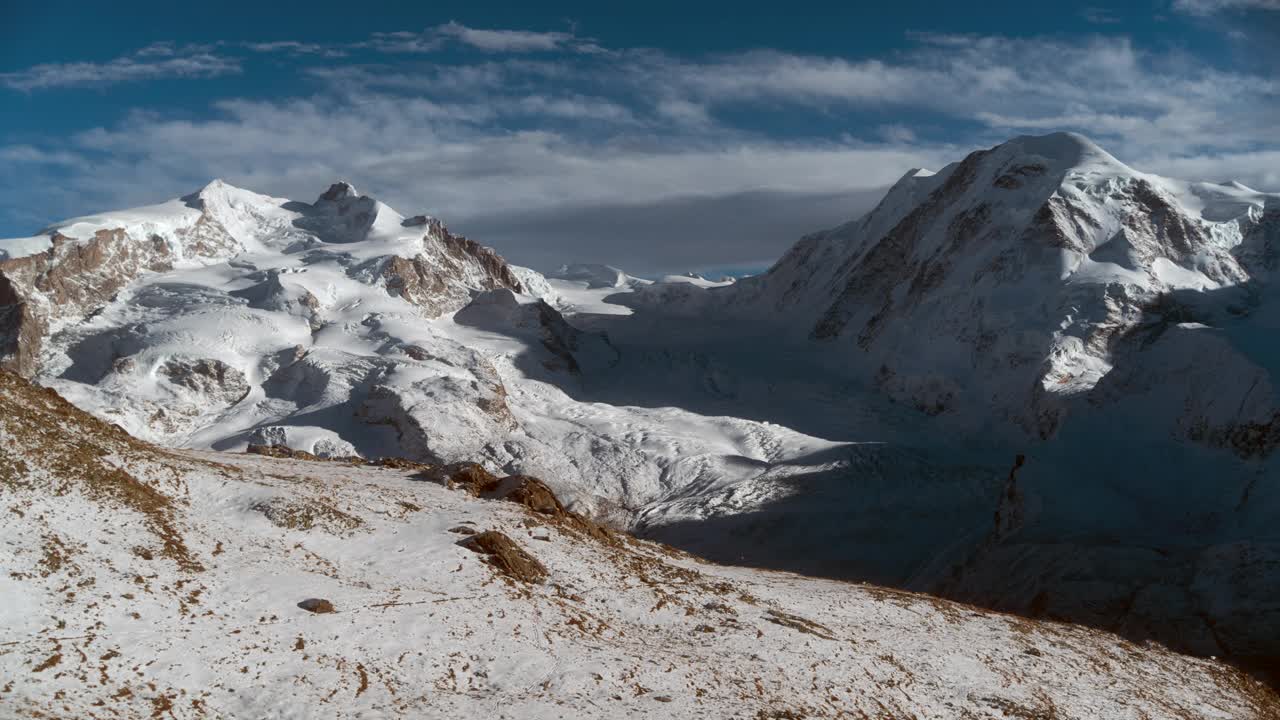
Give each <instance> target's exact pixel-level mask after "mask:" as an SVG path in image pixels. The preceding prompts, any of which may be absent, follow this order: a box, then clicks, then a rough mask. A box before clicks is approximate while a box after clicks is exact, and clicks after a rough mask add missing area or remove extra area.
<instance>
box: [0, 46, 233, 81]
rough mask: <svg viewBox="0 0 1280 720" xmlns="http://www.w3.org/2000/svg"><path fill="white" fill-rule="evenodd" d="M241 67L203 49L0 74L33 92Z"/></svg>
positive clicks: (209, 74) (207, 75)
mask: <svg viewBox="0 0 1280 720" xmlns="http://www.w3.org/2000/svg"><path fill="white" fill-rule="evenodd" d="M152 47H154V46H152ZM144 50H145V49H144ZM156 54H158V52H152V53H150V54H149V55H148V56H146V57H150V56H154V55H156ZM240 70H241V68H240V61H239V60H237V59H235V58H227V57H221V56H217V55H212V54H209V53H205V52H200V53H196V54H193V55H186V56H182V57H166V58H165V59H162V60H147V59H143V60H137V59H134V58H132V57H122V58H116V59H115V60H111V61H109V62H105V63H91V62H76V63H46V64H42V65H35V66H32V67H29V68H27V69H25V70H19V71H17V72H10V73H0V85H3V86H4V87H7V88H9V89H11V90H21V91H27V92H29V91H31V90H43V89H47V88H57V87H106V86H109V85H115V84H119V83H123V82H135V81H140V80H156V79H160V78H210V77H217V76H219V75H229V74H234V73H239V72H240Z"/></svg>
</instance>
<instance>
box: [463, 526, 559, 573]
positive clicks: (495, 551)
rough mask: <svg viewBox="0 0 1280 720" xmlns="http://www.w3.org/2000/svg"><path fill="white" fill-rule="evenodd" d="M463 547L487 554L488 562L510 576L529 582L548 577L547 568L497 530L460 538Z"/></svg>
mask: <svg viewBox="0 0 1280 720" xmlns="http://www.w3.org/2000/svg"><path fill="white" fill-rule="evenodd" d="M458 544H459V545H461V546H462V547H465V548H467V549H468V550H471V551H473V552H477V553H481V554H482V555H484V556H485V560H486V562H488V563H489V564H490V565H492V566H493V567H495V568H496V569H497V570H498V571H499V572H501V573H503V574H504V575H507V576H508V577H511V578H514V579H516V580H520V581H521V582H527V583H540V582H542V581H543V580H545V579H546V577H547V569H546V567H544V566H543V565H542V563H540V562H538V560H537V558H535V557H534V556H532V555H530V554H529V553H528V552H526V551H525V550H524V548H521V547H520V546H519V545H517V544H516V543H515V541H513V540H512V539H511V538H509V537H507V536H506V535H503V534H502V533H500V532H498V531H496V530H486V531H485V532H482V533H479V534H477V535H472V536H471V537H469V538H467V539H465V540H460V541H459V542H458Z"/></svg>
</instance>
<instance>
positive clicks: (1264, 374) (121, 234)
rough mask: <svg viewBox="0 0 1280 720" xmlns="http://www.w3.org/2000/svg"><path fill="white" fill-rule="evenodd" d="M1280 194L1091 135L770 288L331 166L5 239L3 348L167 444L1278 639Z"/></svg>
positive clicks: (868, 235)
mask: <svg viewBox="0 0 1280 720" xmlns="http://www.w3.org/2000/svg"><path fill="white" fill-rule="evenodd" d="M1278 243H1280V196H1277V195H1269V194H1265V193H1260V192H1255V191H1253V190H1250V189H1248V188H1245V187H1243V186H1240V185H1238V184H1233V183H1191V182H1183V181H1175V180H1170V179H1167V178H1161V177H1158V176H1154V175H1150V174H1147V173H1143V172H1140V171H1138V170H1135V169H1132V168H1129V167H1128V166H1126V165H1124V164H1123V163H1121V162H1120V161H1118V160H1117V159H1115V158H1114V157H1112V156H1111V155H1109V154H1107V153H1106V152H1105V151H1103V150H1102V149H1100V148H1098V147H1097V146H1096V145H1095V144H1093V143H1091V142H1090V141H1088V140H1087V139H1085V138H1083V137H1080V136H1078V135H1072V134H1055V135H1048V136H1044V137H1025V138H1017V139H1014V140H1012V141H1010V142H1008V143H1005V144H1003V145H1000V146H998V147H995V148H992V149H990V150H985V151H979V152H975V153H973V154H971V155H970V156H969V157H967V158H965V159H964V160H963V161H960V162H957V163H954V164H952V165H949V166H947V167H946V168H943V169H942V170H941V171H939V172H937V173H931V172H929V171H925V170H912V171H910V172H908V173H906V175H904V176H903V178H902V179H901V180H900V181H899V182H898V183H897V184H896V185H895V186H894V187H893V188H892V189H891V190H890V191H889V192H888V194H887V195H886V197H885V198H884V200H883V201H882V202H881V203H880V205H879V206H877V207H876V208H875V209H874V210H873V211H872V212H870V213H868V214H867V215H866V216H864V217H862V218H859V219H857V220H853V221H851V222H850V223H847V224H845V225H843V226H840V227H838V228H835V229H832V230H829V231H826V232H821V233H817V234H815V235H812V236H809V237H806V238H804V239H802V240H801V241H800V242H799V243H797V244H796V245H795V246H794V247H793V248H792V249H791V250H790V251H789V252H788V253H787V254H786V255H785V256H784V257H783V258H782V259H781V260H779V262H778V263H777V264H776V265H775V266H774V267H773V268H772V269H771V270H770V271H769V272H767V273H765V274H763V275H760V276H756V277H751V278H745V279H742V280H739V281H737V282H722V283H717V282H710V281H707V280H704V279H701V278H695V277H687V276H669V277H666V278H662V279H660V280H657V281H649V280H642V279H639V278H634V277H632V276H629V275H627V274H626V273H625V272H623V271H621V270H619V269H617V268H612V267H609V266H602V265H566V266H565V267H563V268H561V269H560V270H559V271H558V272H555V273H552V274H551V275H550V276H547V277H544V276H543V275H541V274H539V273H537V272H534V271H533V270H529V269H526V268H519V267H514V266H511V265H508V264H507V263H506V262H504V261H503V260H502V259H501V258H500V257H499V256H497V255H496V254H494V253H493V252H492V251H490V250H488V249H486V248H483V247H482V246H480V245H477V244H475V243H473V242H471V241H469V240H466V239H463V238H460V237H457V236H456V235H454V234H452V233H450V232H449V231H448V230H447V229H446V228H445V227H444V225H443V224H441V223H440V222H439V221H438V220H435V219H433V218H427V217H423V216H416V217H408V218H407V217H405V216H402V215H400V214H398V213H396V212H395V211H394V210H392V209H391V208H388V207H387V206H385V205H383V204H381V203H379V202H377V201H376V200H374V199H372V198H369V197H365V196H362V195H360V194H359V193H357V192H356V191H355V190H354V189H352V188H351V187H350V186H349V185H346V184H344V183H339V184H335V185H334V186H333V187H332V188H330V189H329V190H328V191H327V192H325V193H324V194H323V195H321V196H320V197H319V199H317V200H316V201H315V202H313V203H303V202H296V201H288V200H283V199H278V198H270V197H266V196H262V195H257V194H255V193H251V192H248V191H245V190H240V189H236V188H232V187H230V186H227V185H226V184H224V183H219V182H215V183H212V184H210V185H209V186H208V187H206V188H205V189H203V190H201V191H200V192H198V193H195V194H193V195H189V196H187V197H185V198H182V199H180V200H174V201H171V202H169V203H165V204H162V205H159V206H154V207H150V208H142V209H137V210H130V211H123V212H112V213H104V214H101V215H96V216H92V217H86V218H79V219H75V220H70V221H67V222H64V223H60V224H58V225H55V226H53V227H51V228H49V229H48V230H47V231H45V232H43V233H41V234H40V235H37V236H36V237H32V238H20V239H16V240H0V356H3V357H4V358H5V362H6V364H7V365H8V366H9V367H11V368H13V369H14V370H16V371H18V372H19V373H21V374H23V375H26V376H28V377H32V378H34V379H35V380H36V381H37V382H38V383H40V384H42V385H47V386H50V387H52V388H54V389H56V390H57V391H58V392H59V393H61V394H62V395H63V396H65V397H67V398H68V399H69V400H71V401H72V402H73V403H75V404H76V405H77V406H79V407H82V408H84V409H86V410H88V411H90V412H92V413H93V414H95V415H97V416H98V417H100V418H103V419H104V420H107V421H109V422H111V423H115V424H117V425H119V426H120V427H122V428H124V429H125V430H127V431H128V432H129V433H130V434H132V435H133V436H135V437H137V438H141V439H143V440H147V441H151V442H156V443H159V444H162V445H166V446H170V447H183V448H197V449H209V450H232V451H234V450H242V449H244V448H246V447H247V446H248V445H250V444H254V445H268V446H270V445H277V446H287V447H290V448H293V449H295V450H301V451H306V452H309V453H314V454H317V455H321V456H346V455H357V454H358V455H361V456H364V457H368V458H374V457H379V456H405V457H410V458H413V459H415V460H419V461H424V462H432V463H441V462H454V461H462V460H466V461H472V462H477V463H482V464H484V465H485V466H486V467H488V468H489V469H490V470H492V471H495V472H500V473H503V474H530V475H536V476H539V477H543V478H545V479H546V482H547V484H548V485H549V486H551V487H552V488H553V489H554V490H555V491H556V492H557V494H559V495H560V497H562V498H563V499H564V500H565V502H566V505H567V506H569V507H570V508H573V509H576V510H580V511H582V512H585V513H587V514H589V515H591V516H592V517H595V518H597V519H607V520H609V521H611V522H615V523H617V524H620V525H622V526H625V527H629V528H632V529H634V530H637V531H639V532H642V533H645V534H647V535H650V536H652V537H656V538H660V539H663V540H665V541H668V542H670V543H672V544H676V545H678V546H681V547H684V548H686V549H691V550H694V551H696V552H698V553H701V554H704V555H707V556H710V557H712V558H715V559H717V560H720V561H724V562H731V563H738V564H753V565H763V566H767V567H773V568H779V569H786V570H795V571H800V572H806V573H811V574H819V575H828V576H837V577H841V578H847V579H864V580H868V579H869V580H874V581H878V582H881V583H886V584H892V585H896V586H899V587H908V588H912V589H918V590H926V591H930V592H936V593H942V594H946V595H949V596H952V597H957V598H961V599H964V600H967V601H970V602H974V603H978V604H981V605H985V606H988V607H996V608H1000V609H1006V610H1011V611H1016V612H1019V613H1022V614H1025V615H1035V616H1047V617H1055V618H1063V619H1070V620H1074V621H1079V622H1085V623H1088V624H1092V625H1096V626H1101V627H1106V628H1111V629H1115V630H1119V631H1122V632H1123V633H1125V634H1126V635H1128V636H1130V637H1132V638H1135V639H1156V640H1159V641H1161V642H1163V643H1166V644H1168V645H1170V646H1172V647H1174V648H1176V649H1179V650H1186V651H1191V652H1196V653H1199V654H1204V655H1220V656H1221V655H1227V656H1232V657H1233V658H1237V659H1242V660H1246V661H1257V662H1259V663H1267V662H1271V661H1273V660H1275V659H1276V658H1280V606H1277V605H1276V601H1275V599H1274V598H1276V597H1280V571H1277V569H1276V568H1277V567H1280V531H1277V530H1275V529H1274V527H1273V525H1274V523H1272V522H1271V518H1272V517H1274V515H1275V514H1276V513H1277V512H1280V461H1277V460H1276V454H1275V453H1274V450H1275V448H1276V445H1277V444H1280V422H1278V421H1277V417H1280V415H1278V413H1280V398H1277V396H1276V387H1277V369H1278V366H1277V360H1276V358H1278V357H1280V353H1278V352H1277V350H1278V349H1280V348H1277V347H1276V345H1275V343H1274V342H1273V341H1272V339H1271V338H1272V337H1274V335H1275V333H1274V330H1275V329H1276V327H1277V322H1280V316H1277V312H1280V302H1277V298H1276V297H1275V290H1274V289H1273V288H1274V287H1275V286H1274V285H1273V284H1272V282H1271V280H1272V273H1273V272H1274V271H1275V269H1276V257H1277V255H1276V248H1277V247H1278Z"/></svg>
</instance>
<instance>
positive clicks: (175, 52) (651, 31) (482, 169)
mask: <svg viewBox="0 0 1280 720" xmlns="http://www.w3.org/2000/svg"><path fill="white" fill-rule="evenodd" d="M120 5H127V7H119V6H109V5H107V4H105V3H67V2H58V1H57V0H52V1H46V2H39V3H36V2H25V0H9V2H8V3H6V9H5V13H6V16H5V18H4V20H5V22H4V25H3V27H0V189H2V190H3V192H2V193H0V237H3V236H15V235H27V234H31V233H33V232H35V231H36V230H38V229H39V228H40V227H42V226H43V225H45V224H47V223H49V222H52V221H55V220H58V219H61V218H63V217H67V216H70V215H76V214H85V213H89V212H93V211H97V210H103V209H109V208H115V207H124V206H130V205H138V204H146V203H151V202H157V201H160V200H163V199H166V198H169V197H174V196H177V195H182V194H185V193H187V192H190V191H192V190H195V189H197V188H199V187H201V186H202V185H204V184H205V183H206V182H207V181H208V180H210V179H212V178H214V177H221V178H223V179H225V180H226V181H228V182H231V183H233V184H236V185H240V186H243V187H247V188H250V189H253V190H256V191H259V192H263V193H267V194H272V195H278V196H285V197H293V198H297V199H303V200H310V199H313V198H314V197H315V196H316V195H318V194H319V193H320V192H321V191H322V190H323V189H324V188H325V187H327V186H328V184H329V183H330V182H332V181H333V180H335V179H338V178H342V179H347V180H350V181H351V182H353V183H354V184H355V185H356V186H357V187H358V188H360V189H361V190H362V191H364V192H368V193H371V194H374V195H376V196H377V197H379V198H380V199H383V200H384V201H386V202H388V203H389V204H391V205H392V206H394V207H396V208H397V209H399V210H400V211H401V212H404V213H419V212H428V213H432V214H435V215H438V216H440V217H441V218H443V219H444V220H445V221H446V223H448V224H449V225H450V226H451V227H453V228H455V229H457V230H460V231H462V232H465V233H467V234H469V235H471V236H472V237H475V238H476V239H478V240H480V241H481V242H485V243H487V244H490V245H493V246H495V247H497V248H498V249H499V250H500V251H502V252H503V253H504V254H506V255H507V256H508V257H510V258H511V259H513V260H515V261H517V262H522V263H526V264H530V265H533V266H535V267H539V268H544V269H545V268H549V267H554V266H555V265H556V264H558V263H559V262H564V261H599V262H611V263H614V264H617V265H620V266H623V267H626V268H628V269H630V270H633V271H636V272H647V273H653V272H666V271H681V270H690V269H693V270H697V269H707V268H715V267H728V266H745V267H751V266H755V265H759V264H767V263H768V262H769V261H771V260H772V259H773V258H774V257H776V256H777V255H778V254H780V253H781V252H782V251H783V250H784V249H785V248H786V247H787V246H788V245H789V244H790V243H791V242H792V241H794V239H795V238H796V236H797V235H799V234H801V233H803V232H807V231H810V230H815V229H819V228H822V227H824V226H829V225H833V224H836V223H839V222H841V221H844V220H847V219H850V218H852V217H854V216H856V215H857V214H859V213H860V212H862V211H863V210H865V209H866V207H868V206H869V205H870V204H872V203H874V201H875V200H876V198H877V197H878V195H879V194H880V193H882V192H883V189H884V187H885V186H887V185H888V184H889V183H891V182H892V181H893V180H894V179H896V178H897V177H899V176H900V175H901V174H902V173H903V172H905V171H906V170H907V169H909V168H911V167H916V166H925V167H938V166H940V165H942V164H945V163H946V162H948V161H950V160H954V159H957V158H959V157H962V156H963V155H964V154H965V153H967V152H968V151H970V150H972V149H974V148H976V147H981V146H989V145H993V144H995V143H998V142H1000V141H1002V140H1004V139H1007V138H1008V137H1011V136H1014V135H1018V134H1023V133H1043V132H1051V131H1054V130H1077V131H1080V132H1083V133H1085V134H1087V135H1089V136H1091V137H1093V138H1094V139H1095V140H1097V141H1098V142H1100V143H1101V144H1102V145H1104V146H1105V147H1107V148H1108V149H1109V150H1111V151H1112V152H1113V153H1114V154H1116V155H1117V156H1119V157H1120V158H1121V159H1122V160H1125V161H1126V162H1129V163H1130V164H1131V165H1134V166H1136V167H1138V168H1140V169H1144V170H1150V171H1155V172H1161V173H1164V174H1169V175H1174V176H1181V177H1188V178H1194V179H1213V180H1221V179H1228V178H1235V179H1239V180H1241V181H1242V182H1245V183H1246V184H1249V185H1253V186H1255V187H1259V188H1260V189H1264V190H1280V130H1278V129H1277V122H1276V120H1275V118H1277V117H1280V80H1277V78H1280V72H1277V70H1280V51H1278V50H1277V48H1278V47H1280V0H1138V1H1135V2H1128V3H1119V4H1107V3H1089V4H1081V5H1071V4H1068V3H1037V4H1030V3H1013V2H988V3H983V4H962V3H922V2H913V1H911V0H900V1H899V2H895V3H891V4H887V5H889V6H890V7H876V8H874V9H865V8H862V7H859V5H861V4H856V3H837V2H830V3H808V2H800V1H796V2H791V3H769V4H751V3H741V2H739V3H691V2H687V0H686V2H679V3H677V2H668V1H666V0H658V1H654V2H646V3H643V4H641V3H632V4H626V5H625V6H624V5H623V4H622V3H612V4H610V3H598V2H591V3H588V2H578V3H559V4H551V3H510V4H492V3H482V2H466V3H462V2H433V3H429V4H427V3H413V4H410V3H379V2H362V3H355V4H353V3H349V2H345V3H325V2H320V1H318V0H313V1H312V2H308V3H289V2H280V3H266V2H258V3H236V2H220V3H217V4H208V5H194V6H182V5H175V4H173V3H171V2H167V3H147V2H138V3H121V4H120ZM409 5H420V6H421V7H414V8H410V7H406V6H409ZM882 5H883V4H882Z"/></svg>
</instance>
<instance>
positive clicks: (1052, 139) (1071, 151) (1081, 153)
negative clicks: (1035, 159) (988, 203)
mask: <svg viewBox="0 0 1280 720" xmlns="http://www.w3.org/2000/svg"><path fill="white" fill-rule="evenodd" d="M1002 149H1003V150H1005V151H1007V152H1010V153H1012V154H1016V155H1037V156H1039V157H1042V158H1045V159H1046V160H1049V161H1050V162H1051V163H1052V164H1053V165H1055V166H1058V167H1060V168H1070V167H1077V166H1080V165H1086V164H1090V163H1102V164H1108V165H1116V166H1120V167H1125V165H1124V163H1122V162H1120V161H1119V160H1117V159H1116V158H1115V156H1113V155H1112V154H1111V153H1109V152H1107V151H1106V150H1103V149H1102V147H1101V146H1100V145H1098V144H1097V143H1095V142H1094V141H1092V140H1090V139H1089V138H1087V137H1085V136H1084V135H1081V134H1080V133H1077V132H1055V133H1049V134H1048V135H1021V136H1019V137H1016V138H1013V139H1012V140H1010V141H1008V142H1006V143H1004V144H1003V145H1000V146H998V147H997V148H996V150H1002Z"/></svg>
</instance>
